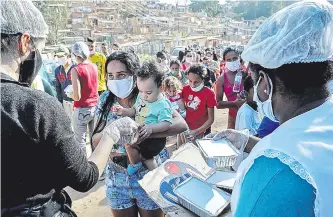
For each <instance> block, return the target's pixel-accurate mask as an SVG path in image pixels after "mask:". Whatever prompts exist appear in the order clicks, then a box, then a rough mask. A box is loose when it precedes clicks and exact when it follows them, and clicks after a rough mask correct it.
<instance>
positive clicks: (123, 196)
mask: <svg viewBox="0 0 333 217" xmlns="http://www.w3.org/2000/svg"><path fill="white" fill-rule="evenodd" d="M147 173H148V170H147V169H142V170H141V171H138V172H136V173H135V174H133V175H129V174H128V173H127V170H126V169H124V170H123V171H116V170H114V169H112V166H110V164H108V166H107V177H106V179H105V185H106V190H105V191H106V197H107V199H108V202H109V205H110V207H111V209H114V210H120V209H127V208H130V207H133V206H135V205H136V206H138V207H139V208H141V209H145V210H156V209H159V206H158V205H157V204H156V203H155V202H154V201H152V200H151V199H150V198H149V197H148V195H147V193H146V192H145V190H143V188H142V187H141V186H140V184H139V183H138V180H141V179H142V178H143V176H144V175H146V174H147Z"/></svg>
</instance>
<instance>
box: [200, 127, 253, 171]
mask: <svg viewBox="0 0 333 217" xmlns="http://www.w3.org/2000/svg"><path fill="white" fill-rule="evenodd" d="M249 138H250V132H249V130H242V131H237V130H232V129H227V130H222V131H221V132H218V133H211V134H209V135H207V136H206V137H205V139H213V140H215V141H217V140H221V139H226V140H228V141H229V142H230V143H231V144H232V145H233V146H234V147H235V148H237V149H238V150H239V152H240V153H239V155H238V157H237V160H236V162H235V164H234V165H233V166H232V168H233V169H234V170H235V171H237V169H238V167H239V165H240V163H241V162H242V161H243V160H244V159H245V158H246V157H247V156H248V154H247V153H244V149H245V147H246V145H247V142H248V141H249Z"/></svg>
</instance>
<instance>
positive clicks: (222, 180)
mask: <svg viewBox="0 0 333 217" xmlns="http://www.w3.org/2000/svg"><path fill="white" fill-rule="evenodd" d="M205 181H206V182H208V183H210V184H212V185H215V186H216V187H218V188H223V189H227V190H232V189H233V187H234V184H235V181H236V172H222V171H215V172H214V173H213V174H211V175H210V176H209V177H207V179H206V180H205Z"/></svg>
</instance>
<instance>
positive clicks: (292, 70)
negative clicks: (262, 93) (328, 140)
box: [248, 61, 333, 103]
mask: <svg viewBox="0 0 333 217" xmlns="http://www.w3.org/2000/svg"><path fill="white" fill-rule="evenodd" d="M248 67H249V68H250V69H251V71H252V73H254V75H255V79H256V80H255V81H254V82H255V83H256V82H257V81H258V79H259V76H260V75H259V72H260V71H263V72H265V73H267V75H268V76H269V77H270V79H271V80H272V83H273V92H275V91H278V92H279V93H280V94H281V95H283V96H285V97H287V98H288V99H291V100H296V101H298V102H304V103H306V102H309V101H313V100H316V99H323V98H325V97H328V95H329V92H328V90H327V88H326V84H327V82H328V81H329V80H331V79H332V78H333V62H332V61H325V62H315V63H291V64H285V65H282V66H280V67H279V68H276V69H266V68H264V67H262V66H260V65H259V64H253V63H249V66H248Z"/></svg>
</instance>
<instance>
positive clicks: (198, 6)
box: [189, 0, 222, 17]
mask: <svg viewBox="0 0 333 217" xmlns="http://www.w3.org/2000/svg"><path fill="white" fill-rule="evenodd" d="M189 7H190V11H192V12H194V13H199V12H205V13H206V14H207V16H209V17H216V16H218V15H220V14H221V10H222V6H221V4H220V2H219V0H210V1H202V0H192V1H191V4H190V5H189Z"/></svg>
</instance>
